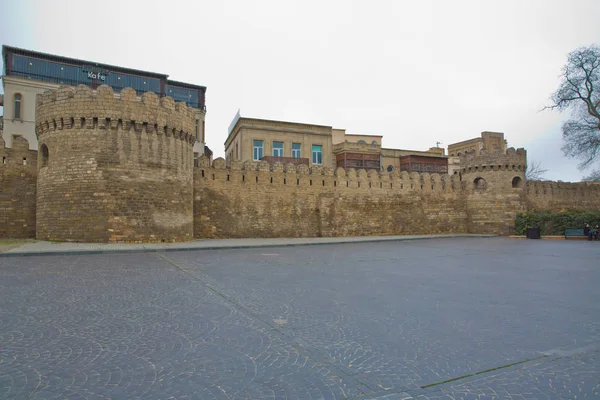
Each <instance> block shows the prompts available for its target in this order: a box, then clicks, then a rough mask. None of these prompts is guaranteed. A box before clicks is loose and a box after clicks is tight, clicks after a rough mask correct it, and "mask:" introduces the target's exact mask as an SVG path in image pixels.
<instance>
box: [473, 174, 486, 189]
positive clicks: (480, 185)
mask: <svg viewBox="0 0 600 400" xmlns="http://www.w3.org/2000/svg"><path fill="white" fill-rule="evenodd" d="M486 187H487V182H486V181H485V179H483V178H481V177H479V178H475V180H474V181H473V188H474V189H476V190H484V189H485V188H486Z"/></svg>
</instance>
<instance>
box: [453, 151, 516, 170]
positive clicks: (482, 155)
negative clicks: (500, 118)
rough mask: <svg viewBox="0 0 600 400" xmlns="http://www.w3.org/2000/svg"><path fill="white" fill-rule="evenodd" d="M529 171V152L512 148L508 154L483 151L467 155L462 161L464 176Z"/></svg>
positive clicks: (461, 166) (461, 168) (461, 167)
mask: <svg viewBox="0 0 600 400" xmlns="http://www.w3.org/2000/svg"><path fill="white" fill-rule="evenodd" d="M526 169H527V151H526V150H525V149H523V148H519V149H515V148H514V147H510V148H508V149H506V152H503V151H497V152H494V153H488V152H486V151H485V150H481V151H480V152H479V153H478V154H477V153H475V151H472V152H469V153H466V154H465V155H463V156H462V157H461V159H460V172H461V173H462V174H469V173H481V172H489V171H516V172H522V173H524V172H525V170H526Z"/></svg>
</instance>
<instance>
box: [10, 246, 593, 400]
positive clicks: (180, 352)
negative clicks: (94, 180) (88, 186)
mask: <svg viewBox="0 0 600 400" xmlns="http://www.w3.org/2000/svg"><path fill="white" fill-rule="evenodd" d="M599 256H600V246H598V245H597V243H594V242H585V241H572V242H550V241H516V240H508V239H503V238H496V239H440V240H427V241H418V242H416V241H415V242H399V243H396V242H391V243H362V244H351V245H330V246H323V245H321V246H308V247H285V248H263V249H261V248H258V249H237V250H215V251H208V250H207V251H185V252H170V253H156V254H153V253H144V254H136V253H129V254H115V255H86V256H83V255H82V256H35V257H15V258H2V259H0V398H6V399H85V398H88V399H109V398H112V399H321V398H324V399H410V398H413V399H460V398H464V399H487V398H489V399H493V398H497V399H504V398H506V399H546V398H547V399H566V398H573V399H574V398H577V399H582V398H592V397H595V396H600V290H599V289H598V287H599V284H600V262H598V257H599Z"/></svg>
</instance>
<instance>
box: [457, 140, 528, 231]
mask: <svg viewBox="0 0 600 400" xmlns="http://www.w3.org/2000/svg"><path fill="white" fill-rule="evenodd" d="M526 169H527V152H526V151H525V149H516V150H515V149H514V148H512V147H511V148H508V149H506V151H501V150H499V151H497V152H494V153H487V152H485V151H481V152H480V153H478V154H475V153H472V154H466V155H463V156H462V157H461V163H460V170H458V171H456V172H455V174H459V175H460V179H461V181H462V185H463V188H464V189H465V192H466V201H467V228H468V231H469V233H494V234H502V235H507V234H509V233H510V227H512V226H514V222H515V216H516V215H517V213H519V212H522V211H524V208H525V170H526Z"/></svg>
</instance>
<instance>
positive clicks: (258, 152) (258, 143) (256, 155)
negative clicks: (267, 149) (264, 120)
mask: <svg viewBox="0 0 600 400" xmlns="http://www.w3.org/2000/svg"><path fill="white" fill-rule="evenodd" d="M252 147H253V153H252V154H253V159H254V161H260V159H261V158H263V141H262V140H253V141H252Z"/></svg>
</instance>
